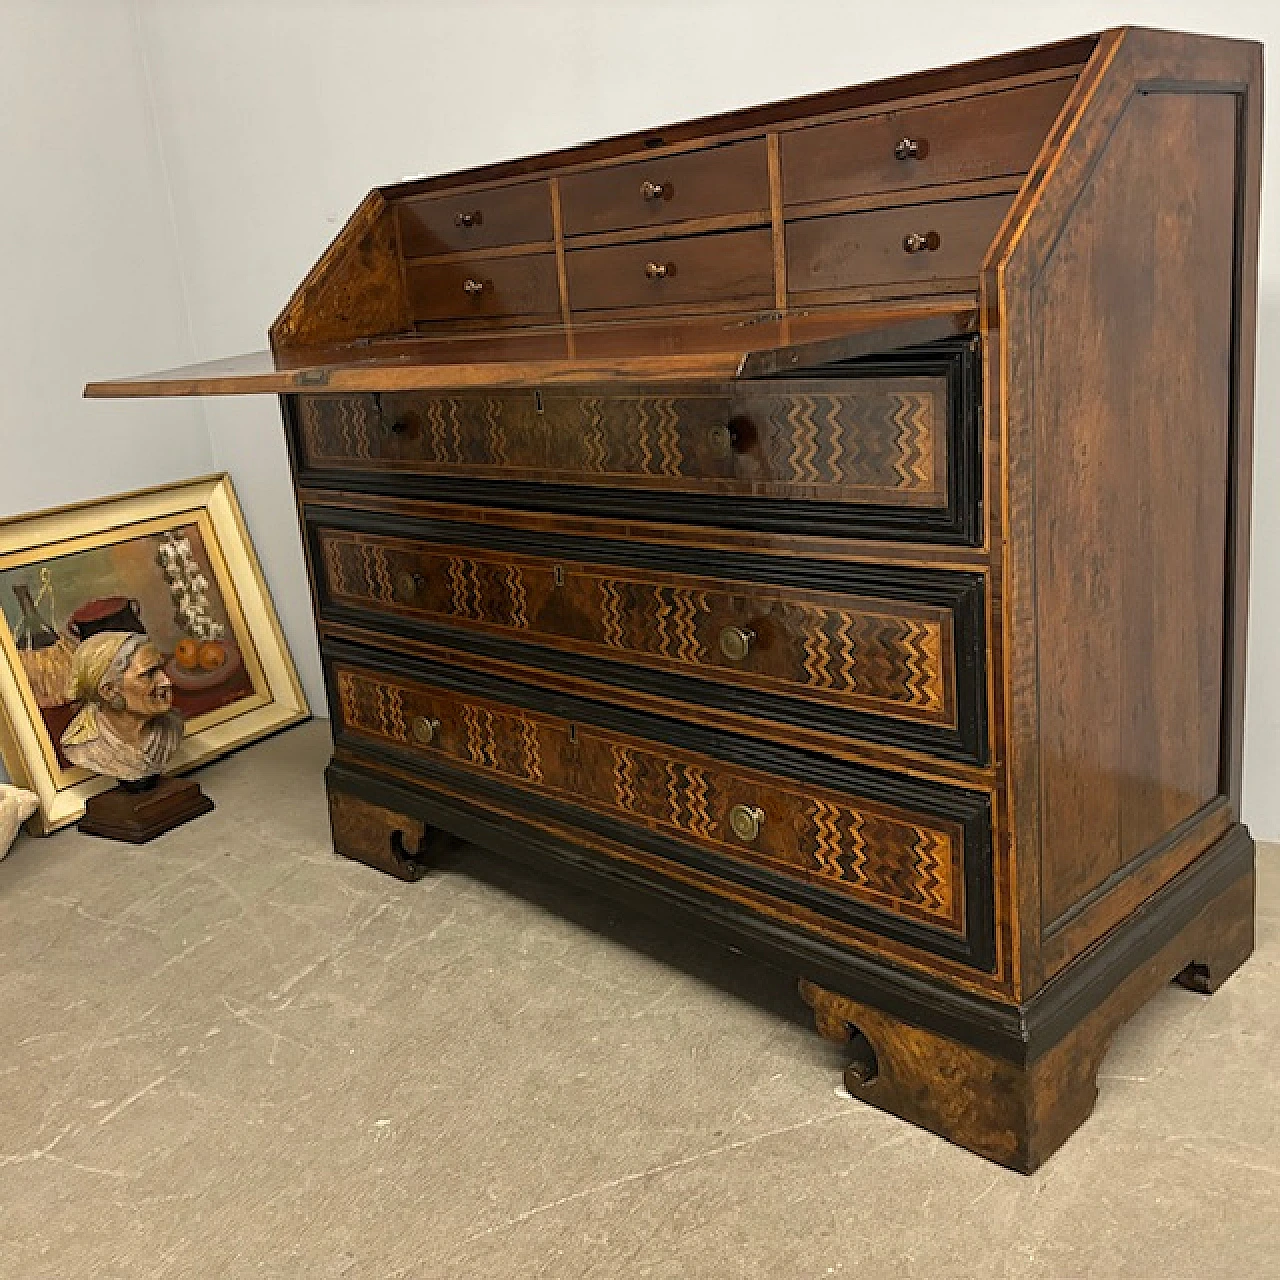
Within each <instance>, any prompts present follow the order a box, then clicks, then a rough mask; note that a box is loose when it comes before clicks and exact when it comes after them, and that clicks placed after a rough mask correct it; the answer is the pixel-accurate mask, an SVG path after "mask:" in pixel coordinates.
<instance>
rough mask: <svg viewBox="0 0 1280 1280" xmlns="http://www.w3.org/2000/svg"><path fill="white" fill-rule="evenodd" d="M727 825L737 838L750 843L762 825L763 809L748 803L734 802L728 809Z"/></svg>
mask: <svg viewBox="0 0 1280 1280" xmlns="http://www.w3.org/2000/svg"><path fill="white" fill-rule="evenodd" d="M729 825H730V826H731V827H732V828H733V834H734V835H735V836H737V837H738V839H739V840H741V841H743V842H744V843H745V844H750V843H751V842H752V841H753V840H754V839H755V838H756V836H758V835H759V834H760V828H761V827H763V826H764V810H763V809H760V808H757V807H755V806H753V805H749V804H735V805H734V806H733V808H732V809H730V810H729Z"/></svg>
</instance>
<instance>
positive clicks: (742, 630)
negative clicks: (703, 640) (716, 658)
mask: <svg viewBox="0 0 1280 1280" xmlns="http://www.w3.org/2000/svg"><path fill="white" fill-rule="evenodd" d="M755 638H756V633H755V632H754V631H752V630H751V629H750V628H748V627H735V626H728V627H725V629H724V630H723V631H721V632H720V652H721V653H723V654H724V656H725V657H726V658H728V659H729V661H730V662H741V661H742V660H743V658H745V657H746V656H747V654H749V653H750V652H751V645H752V643H753V642H754V641H755Z"/></svg>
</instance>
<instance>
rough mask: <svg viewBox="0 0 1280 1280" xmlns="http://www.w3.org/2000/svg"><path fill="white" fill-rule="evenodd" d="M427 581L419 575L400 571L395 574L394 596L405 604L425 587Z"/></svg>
mask: <svg viewBox="0 0 1280 1280" xmlns="http://www.w3.org/2000/svg"><path fill="white" fill-rule="evenodd" d="M426 582H427V580H426V579H425V578H424V577H423V576H422V574H420V573H414V572H413V571H412V570H410V569H401V570H400V572H399V573H397V574H396V595H397V596H399V597H400V599H401V600H403V601H404V602H405V603H408V602H409V601H410V600H412V599H414V598H415V597H416V596H417V594H418V592H419V591H421V590H422V588H423V587H424V586H426Z"/></svg>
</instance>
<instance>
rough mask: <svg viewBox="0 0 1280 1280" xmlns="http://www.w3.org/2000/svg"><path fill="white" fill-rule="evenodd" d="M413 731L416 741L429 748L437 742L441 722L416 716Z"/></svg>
mask: <svg viewBox="0 0 1280 1280" xmlns="http://www.w3.org/2000/svg"><path fill="white" fill-rule="evenodd" d="M412 729H413V738H414V741H415V742H420V743H421V744H422V745H423V746H424V747H429V746H430V745H431V744H432V743H433V742H434V741H435V740H436V734H438V733H439V732H440V721H439V720H432V719H429V718H428V717H427V716H415V717H414V720H413V725H412Z"/></svg>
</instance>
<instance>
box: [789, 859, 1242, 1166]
mask: <svg viewBox="0 0 1280 1280" xmlns="http://www.w3.org/2000/svg"><path fill="white" fill-rule="evenodd" d="M1249 850H1250V862H1249V870H1248V871H1247V873H1246V874H1244V875H1242V876H1240V877H1239V878H1238V879H1236V880H1234V881H1233V882H1232V883H1230V884H1229V885H1228V886H1227V887H1226V888H1224V889H1222V890H1221V891H1220V892H1219V893H1218V894H1217V895H1216V896H1215V897H1213V898H1212V899H1210V901H1209V902H1207V903H1205V905H1204V906H1203V907H1201V908H1200V910H1199V911H1198V912H1197V913H1196V915H1195V916H1193V917H1192V918H1191V919H1190V920H1189V921H1186V922H1185V923H1183V924H1182V925H1181V927H1180V928H1179V927H1171V928H1170V929H1169V931H1168V932H1167V933H1165V932H1163V931H1161V930H1160V928H1159V925H1160V921H1159V918H1158V914H1156V915H1153V916H1152V917H1150V918H1148V919H1145V920H1144V919H1139V920H1137V921H1136V922H1134V923H1133V924H1132V925H1131V926H1130V929H1131V931H1137V930H1140V929H1141V930H1147V931H1149V932H1150V933H1154V934H1157V935H1158V936H1159V939H1160V941H1159V943H1158V945H1157V947H1156V949H1155V950H1154V951H1151V952H1149V953H1148V955H1147V958H1146V959H1144V960H1141V961H1140V962H1138V963H1136V964H1134V963H1133V961H1132V960H1131V959H1130V960H1126V952H1125V951H1124V949H1123V948H1119V949H1117V950H1116V951H1115V952H1114V954H1116V955H1117V957H1118V959H1117V961H1116V966H1117V967H1116V969H1115V970H1113V971H1112V972H1110V973H1108V972H1106V971H1105V970H1103V971H1101V972H1100V973H1099V974H1098V983H1097V987H1096V990H1097V996H1096V997H1095V999H1094V1001H1093V1002H1092V1003H1088V1002H1087V1001H1086V1000H1085V999H1082V998H1081V996H1080V992H1081V990H1082V988H1081V986H1080V984H1079V982H1078V981H1077V980H1076V978H1075V976H1074V975H1073V974H1072V971H1071V970H1070V969H1067V970H1064V971H1063V972H1062V973H1061V974H1059V975H1058V976H1057V977H1056V978H1055V979H1054V980H1053V981H1052V982H1050V983H1049V984H1047V985H1046V986H1045V987H1043V988H1042V989H1041V990H1040V991H1039V992H1038V993H1037V995H1036V996H1035V997H1034V999H1033V1000H1032V1002H1031V1004H1029V1005H1027V1006H1024V1007H1023V1008H1022V1009H1020V1010H1017V1012H1018V1013H1019V1015H1020V1019H1021V1024H1022V1026H1023V1028H1024V1029H1025V1031H1026V1038H1025V1040H1022V1039H1018V1040H1017V1042H1016V1043H1015V1044H1013V1045H1010V1046H1009V1048H1008V1049H1007V1050H1006V1052H1008V1054H1009V1057H1007V1058H1006V1057H1004V1056H1001V1053H1000V1050H999V1049H994V1050H987V1049H978V1048H975V1047H974V1046H973V1045H971V1044H965V1043H961V1042H960V1041H958V1040H953V1039H951V1038H949V1037H948V1036H944V1035H941V1034H939V1033H938V1032H935V1031H929V1030H926V1029H925V1028H923V1027H918V1026H915V1025H913V1024H910V1023H907V1022H903V1021H901V1020H900V1019H898V1018H896V1017H894V1016H893V1015H891V1014H888V1013H885V1012H884V1011H883V1010H881V1009H877V1008H874V1007H872V1006H871V1005H867V1004H863V1003H861V1002H859V1001H857V1000H854V999H851V998H850V997H848V996H844V995H839V994H837V993H835V992H833V991H828V990H826V989H825V988H823V987H819V986H818V985H816V984H815V983H812V982H802V983H801V984H800V994H801V996H802V997H803V998H804V1000H805V1002H806V1003H807V1004H808V1005H809V1006H810V1007H811V1008H812V1009H813V1012H814V1018H815V1020H816V1023H817V1027H818V1030H819V1032H821V1034H822V1035H823V1036H825V1037H826V1038H827V1039H830V1040H834V1041H835V1042H836V1043H837V1044H841V1045H845V1046H847V1053H848V1056H849V1065H848V1067H847V1068H846V1069H845V1074H844V1082H845V1087H846V1088H847V1089H848V1090H849V1092H850V1093H851V1094H852V1095H853V1096H854V1097H855V1098H859V1099H861V1100H862V1101H864V1102H869V1103H870V1104H871V1105H872V1106H875V1107H879V1108H880V1109H881V1110H883V1111H889V1112H892V1113H893V1114H894V1115H896V1116H901V1117H902V1118H903V1119H904V1120H909V1121H910V1122H911V1123H912V1124H916V1125H919V1126H920V1127H921V1128H922V1129H928V1130H930V1131H931V1132H933V1133H937V1134H941V1135H942V1136H943V1137H944V1138H947V1139H949V1140H950V1141H952V1142H954V1143H956V1144H958V1145H959V1146H962V1147H967V1148H968V1149H969V1150H970V1151H974V1152H977V1154H979V1155H981V1156H985V1157H986V1158H987V1159H988V1160H994V1161H995V1162H996V1163H997V1164H1002V1165H1006V1166H1007V1167H1008V1168H1010V1169H1017V1170H1018V1171H1019V1172H1020V1173H1031V1172H1033V1171H1034V1170H1035V1169H1037V1168H1039V1166H1040V1165H1042V1164H1043V1163H1044V1162H1045V1161H1046V1160H1047V1159H1048V1158H1049V1157H1050V1156H1051V1155H1052V1154H1053V1153H1054V1152H1055V1151H1056V1150H1057V1149H1058V1148H1059V1147H1060V1146H1061V1145H1062V1144H1063V1143H1064V1142H1065V1141H1066V1140H1067V1139H1068V1138H1069V1137H1070V1136H1071V1134H1072V1133H1073V1132H1074V1131H1075V1130H1076V1129H1077V1128H1079V1126H1080V1125H1081V1124H1083V1123H1084V1121H1085V1120H1086V1119H1088V1117H1089V1113H1090V1112H1091V1111H1092V1110H1093V1104H1094V1102H1095V1100H1096V1098H1097V1095H1098V1089H1097V1077H1098V1068H1099V1066H1100V1065H1101V1063H1102V1059H1103V1057H1104V1056H1105V1054H1106V1051H1107V1048H1108V1046H1109V1044H1110V1041H1111V1037H1112V1036H1113V1035H1114V1034H1115V1031H1116V1029H1117V1028H1118V1027H1120V1026H1121V1025H1122V1024H1123V1023H1124V1022H1126V1021H1127V1020H1128V1019H1129V1018H1130V1017H1132V1015H1133V1014H1134V1013H1135V1012H1136V1011H1137V1010H1138V1009H1139V1008H1140V1007H1141V1006H1142V1005H1143V1004H1145V1003H1146V1001H1147V1000H1149V999H1150V998H1151V997H1152V996H1153V995H1154V994H1155V993H1156V992H1157V991H1158V990H1160V989H1161V988H1162V987H1163V986H1164V985H1165V984H1166V983H1168V982H1169V980H1170V979H1171V978H1175V977H1176V978H1177V980H1178V981H1179V982H1182V983H1183V984H1184V985H1189V986H1192V987H1193V988H1194V989H1196V990H1206V991H1213V990H1216V989H1217V988H1218V987H1219V986H1220V985H1221V984H1222V983H1223V982H1225V981H1226V979H1227V978H1228V977H1229V976H1230V975H1231V973H1233V972H1234V971H1235V970H1236V969H1237V968H1239V967H1240V965H1241V964H1243V963H1244V961H1245V960H1246V959H1247V958H1248V956H1249V953H1250V952H1251V951H1252V949H1253V906H1254V875H1253V868H1252V857H1251V855H1252V845H1250V846H1249ZM1183 919H1184V920H1185V917H1183ZM1129 954H1130V955H1131V954H1132V953H1129ZM1037 1028H1039V1029H1040V1030H1039V1041H1040V1042H1039V1043H1037V1038H1038V1037H1037ZM1045 1028H1056V1030H1045ZM1015 1059H1016V1060H1015Z"/></svg>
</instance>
